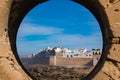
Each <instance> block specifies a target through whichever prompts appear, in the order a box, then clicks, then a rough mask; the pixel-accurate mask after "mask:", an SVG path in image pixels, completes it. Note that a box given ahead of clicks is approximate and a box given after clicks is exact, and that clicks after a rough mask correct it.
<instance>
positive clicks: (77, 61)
mask: <svg viewBox="0 0 120 80" xmlns="http://www.w3.org/2000/svg"><path fill="white" fill-rule="evenodd" d="M90 62H91V65H90V64H89V65H87V64H88V63H90ZM92 63H93V59H92V58H63V57H56V63H55V64H56V66H65V67H80V68H84V67H88V66H93V65H92Z"/></svg>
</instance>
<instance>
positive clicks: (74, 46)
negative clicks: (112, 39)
mask: <svg viewBox="0 0 120 80" xmlns="http://www.w3.org/2000/svg"><path fill="white" fill-rule="evenodd" d="M61 5H62V6H61ZM16 44H17V51H18V54H19V57H20V59H21V62H22V64H23V65H24V67H25V68H26V70H28V72H29V73H30V74H31V76H33V77H34V78H35V79H46V78H47V79H48V78H49V79H54V80H55V79H56V80H57V78H60V79H82V78H83V77H85V76H86V75H88V74H89V73H90V72H91V71H92V69H93V68H94V67H95V65H96V64H97V62H98V59H99V57H101V54H102V44H103V42H102V33H101V30H100V26H99V24H98V22H97V20H96V19H95V17H94V16H93V15H92V13H91V12H90V11H89V10H88V9H86V8H85V7H83V6H82V5H80V4H77V3H75V2H73V1H70V0H65V1H57V0H51V1H47V2H44V3H42V4H39V5H38V6H36V7H35V8H33V9H32V10H31V11H30V12H29V13H28V14H27V15H26V16H25V18H24V19H23V21H22V22H21V25H20V27H19V30H18V33H17V42H16ZM94 53H95V54H94ZM99 53H100V54H99ZM74 55H76V56H74ZM88 55H91V56H88ZM67 57H69V58H67ZM75 62H76V63H75ZM83 72H84V73H83ZM51 73H53V74H51ZM36 75H37V76H36ZM45 76H46V77H45ZM53 76H54V77H53ZM61 76H62V77H61Z"/></svg>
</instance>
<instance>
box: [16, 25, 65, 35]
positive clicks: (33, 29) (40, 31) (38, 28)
mask: <svg viewBox="0 0 120 80" xmlns="http://www.w3.org/2000/svg"><path fill="white" fill-rule="evenodd" d="M63 31H64V29H61V28H55V27H50V26H42V25H34V24H22V25H21V26H20V28H19V31H18V36H29V35H51V34H58V33H62V32H63Z"/></svg>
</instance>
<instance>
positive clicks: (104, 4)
mask: <svg viewBox="0 0 120 80" xmlns="http://www.w3.org/2000/svg"><path fill="white" fill-rule="evenodd" d="M45 1H46V0H29V1H27V0H1V3H0V15H1V16H0V22H1V23H0V41H1V43H0V69H1V70H0V79H1V80H31V78H30V77H29V76H30V75H29V74H28V73H27V72H26V71H25V69H24V67H23V66H22V64H21V62H20V60H19V57H18V55H17V49H16V36H17V31H18V28H19V25H20V23H21V21H22V19H23V18H24V16H25V15H26V14H27V13H28V12H29V11H30V10H31V9H32V8H33V7H35V6H36V5H38V4H39V3H42V2H45ZM73 1H75V2H77V3H79V4H81V5H83V6H84V7H86V8H87V9H89V10H90V11H91V13H93V15H94V16H95V17H96V19H97V20H98V22H99V24H100V28H101V31H102V34H103V54H102V58H100V60H99V62H98V64H97V65H96V67H95V68H94V70H93V71H92V72H91V73H90V74H89V75H88V76H87V77H85V78H84V79H83V80H90V79H93V80H109V79H113V80H119V79H120V55H119V54H120V53H119V51H120V19H119V17H120V0H73ZM26 73H27V74H28V75H29V76H28V75H27V74H26Z"/></svg>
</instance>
